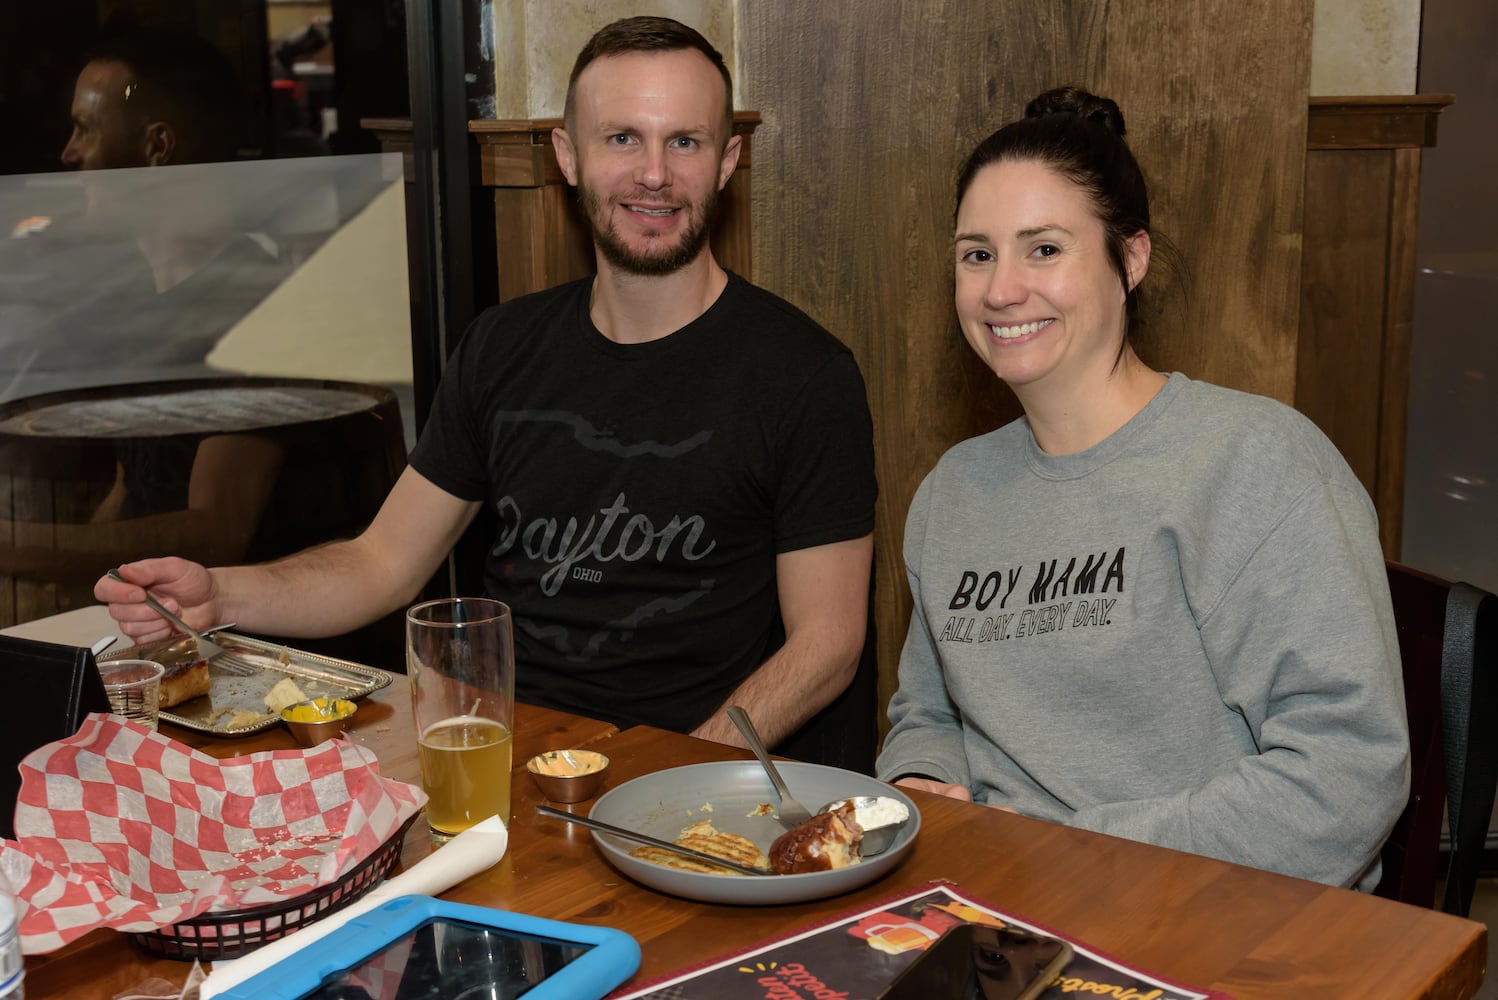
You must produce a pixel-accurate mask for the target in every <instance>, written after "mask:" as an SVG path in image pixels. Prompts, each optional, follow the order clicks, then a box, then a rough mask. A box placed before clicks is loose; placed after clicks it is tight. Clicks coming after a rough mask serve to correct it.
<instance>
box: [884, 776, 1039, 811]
mask: <svg viewBox="0 0 1498 1000" xmlns="http://www.w3.org/2000/svg"><path fill="white" fill-rule="evenodd" d="M895 784H896V785H900V786H902V787H904V788H914V789H916V790H917V791H921V792H931V793H932V794H933V795H945V796H946V797H947V798H949V799H961V800H962V801H963V802H971V801H973V793H972V792H970V791H968V790H967V786H966V785H951V784H948V783H947V782H945V781H932V780H931V779H930V778H901V779H900V780H899V781H897V782H895ZM1010 812H1013V810H1012V809H1011V810H1010Z"/></svg>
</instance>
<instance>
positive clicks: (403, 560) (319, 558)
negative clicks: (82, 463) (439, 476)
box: [94, 468, 479, 642]
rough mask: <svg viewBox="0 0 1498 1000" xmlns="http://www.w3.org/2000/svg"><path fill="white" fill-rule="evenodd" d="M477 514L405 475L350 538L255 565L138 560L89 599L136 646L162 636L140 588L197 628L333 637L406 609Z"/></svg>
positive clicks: (416, 476) (474, 507)
mask: <svg viewBox="0 0 1498 1000" xmlns="http://www.w3.org/2000/svg"><path fill="white" fill-rule="evenodd" d="M478 506H479V505H478V502H477V501H469V500H462V499H460V498H458V497H455V496H453V495H452V494H450V493H448V492H446V491H445V490H443V489H441V488H440V487H438V486H436V485H434V484H433V483H431V482H430V481H429V480H427V479H426V478H424V477H423V476H422V475H421V474H420V473H418V472H416V471H415V470H413V469H410V468H407V469H406V471H405V472H403V473H402V474H401V477H400V479H399V480H398V481H397V482H396V484H395V487H394V488H393V489H392V490H391V491H390V495H389V496H388V497H386V498H385V503H384V505H383V506H381V507H380V512H379V513H378V514H377V515H376V516H375V519H374V521H373V522H372V523H371V524H370V526H369V527H368V528H366V529H365V531H364V533H363V534H361V535H360V536H359V537H357V538H354V539H351V540H349V541H344V542H335V543H333V544H331V545H324V546H319V547H317V548H312V549H308V550H306V551H305V552H300V553H298V554H296V555H294V556H289V557H287V558H286V559H282V560H280V561H278V562H274V563H269V564H267V565H263V566H234V567H226V568H220V569H212V570H204V569H203V567H201V566H198V565H197V564H195V563H189V562H186V561H185V560H181V559H147V560H143V561H141V562H135V563H130V564H128V565H126V566H123V567H121V572H122V573H123V575H124V576H125V577H126V578H127V579H128V580H130V583H129V584H122V583H118V582H116V581H113V580H111V579H109V578H108V577H104V578H103V579H101V580H100V581H99V582H98V583H97V584H95V586H94V596H95V597H97V598H98V599H99V600H100V601H104V602H107V603H108V604H109V606H110V607H109V612H110V614H111V615H113V616H114V617H115V619H116V620H117V621H119V622H120V630H121V631H122V632H124V633H125V634H126V635H129V636H131V637H132V638H134V639H135V640H137V641H138V642H149V641H152V640H154V639H156V638H164V637H165V636H167V635H169V634H170V633H171V629H170V628H169V627H168V626H166V624H165V623H164V622H162V621H161V619H160V618H159V617H158V616H157V615H156V613H155V612H154V611H152V610H151V609H150V608H148V607H146V605H145V604H144V603H142V601H143V594H142V589H143V588H149V589H150V590H151V592H152V593H153V594H155V595H156V596H157V597H158V598H161V599H163V602H164V603H165V604H166V605H167V606H168V607H169V608H172V609H173V610H178V611H179V612H180V613H181V614H182V615H183V617H184V618H185V619H186V620H187V621H188V623H189V624H192V625H195V626H197V627H199V628H203V627H206V626H208V625H211V624H216V623H218V622H225V621H232V622H237V623H238V624H239V625H240V626H241V627H243V628H245V629H248V630H250V631H255V632H269V633H272V634H276V635H284V636H302V637H309V636H324V635H338V634H341V633H344V632H348V631H350V630H351V629H355V628H358V627H360V626H362V625H366V624H368V623H369V622H371V621H373V620H374V619H376V618H378V617H380V616H381V615H383V614H385V613H387V612H389V611H393V610H395V609H396V608H398V607H401V606H402V605H403V604H405V603H407V602H409V601H410V600H411V599H412V598H413V597H414V596H415V595H416V593H417V591H418V590H419V589H420V588H421V586H422V584H424V583H425V582H426V581H427V580H428V579H430V577H431V575H432V573H433V572H435V571H436V569H437V566H438V565H439V564H440V563H441V562H442V560H443V559H444V558H445V557H446V556H447V553H448V552H449V551H450V550H451V549H452V547H453V544H454V543H455V542H456V541H457V540H458V538H459V536H461V535H462V533H463V530H464V529H465V528H466V527H467V526H468V524H469V522H470V521H472V520H473V516H474V514H475V513H476V512H477V511H478Z"/></svg>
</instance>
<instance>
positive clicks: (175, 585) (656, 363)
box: [95, 18, 875, 745]
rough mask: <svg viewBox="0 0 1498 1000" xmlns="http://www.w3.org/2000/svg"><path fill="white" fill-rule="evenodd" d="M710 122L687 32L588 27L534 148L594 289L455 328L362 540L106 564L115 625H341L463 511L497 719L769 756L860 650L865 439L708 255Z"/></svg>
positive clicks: (363, 615) (663, 27) (754, 295)
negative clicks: (512, 694) (583, 236)
mask: <svg viewBox="0 0 1498 1000" xmlns="http://www.w3.org/2000/svg"><path fill="white" fill-rule="evenodd" d="M732 106H733V105H732V91H731V82H730V80H729V76H728V72H727V69H726V68H725V67H724V65H723V60H722V57H721V56H720V55H719V54H718V53H717V51H716V50H714V49H713V48H712V46H711V45H709V44H708V43H707V41H706V40H705V39H703V38H702V36H701V35H699V34H698V33H697V32H695V31H693V30H692V29H690V28H687V27H685V26H684V25H681V24H678V23H677V22H675V21H671V20H668V19H664V18H630V19H627V20H624V21H619V22H616V23H614V24H611V25H609V26H608V27H606V28H604V29H603V30H602V31H600V32H599V33H598V34H597V35H595V36H594V37H593V39H592V40H590V41H589V42H588V44H587V45H586V46H585V47H584V49H583V51H582V53H581V54H580V55H579V56H578V60H577V64H576V66H575V67H574V69H573V73H572V79H571V83H570V86H569V89H568V97H567V114H566V124H565V128H561V129H557V130H556V131H555V133H554V134H553V142H554V145H555V148H556V154H557V160H558V163H559V165H560V166H561V169H562V171H563V172H564V174H565V175H566V177H567V179H568V181H569V182H570V183H572V184H574V185H576V186H577V188H578V197H579V201H580V202H581V204H582V206H583V208H584V212H585V215H586V216H587V219H588V221H589V224H590V226H591V228H592V230H593V233H594V238H595V243H596V248H597V263H598V275H597V277H596V278H592V279H585V280H583V281H579V282H574V283H572V284H569V285H563V286H561V287H559V288H555V289H551V290H549V291H545V292H541V293H538V294H536V295H531V296H526V297H524V298H520V299H517V300H513V301H511V302H507V303H504V304H502V305H500V306H498V307H496V308H494V309H491V310H489V311H488V312H486V313H485V314H484V315H482V316H481V317H479V319H478V320H477V321H476V322H475V324H474V326H473V328H472V329H471V330H470V332H469V334H468V336H467V337H466V338H465V341H464V343H463V345H462V346H461V347H460V349H459V351H458V352H457V354H456V355H455V356H454V357H453V359H452V361H451V362H450V363H449V366H448V369H447V373H446V375H445V376H444V379H443V382H442V386H441V388H440V389H439V392H438V396H437V399H436V401H435V403H434V405H433V409H432V414H431V418H430V420H429V422H428V424H427V426H426V428H425V429H424V431H423V435H422V439H421V441H420V442H419V443H418V444H417V447H416V449H415V451H413V452H412V455H411V466H410V468H408V469H407V470H406V472H405V473H404V474H403V475H402V477H401V479H400V481H399V482H397V484H396V485H395V487H394V489H393V490H392V491H391V494H390V496H389V498H388V499H387V500H386V502H385V505H384V507H383V509H382V510H381V512H380V514H379V516H378V517H377V518H376V519H375V521H374V522H373V523H372V524H371V525H370V527H369V529H368V530H367V531H365V532H364V533H363V534H362V535H361V536H360V537H358V538H357V539H354V540H352V541H349V542H344V543H339V544H336V545H332V546H327V547H324V548H321V549H318V550H315V551H311V552H308V553H303V554H302V555H300V556H295V557H292V558H291V559H288V560H285V561H283V562H280V563H275V564H272V565H269V566H262V567H239V568H229V569H215V570H212V571H208V570H204V569H203V568H202V567H199V566H195V565H191V564H187V563H185V562H183V561H181V560H174V559H166V560H147V561H144V562H140V563H134V564H131V565H128V566H125V567H123V572H124V574H125V576H126V577H127V578H128V579H129V580H131V581H132V583H133V584H135V585H136V586H131V585H124V584H119V583H115V582H113V581H110V580H109V579H107V578H105V579H101V580H100V581H99V583H98V584H97V586H96V588H95V593H96V595H97V596H98V597H99V599H100V600H103V601H108V602H111V611H112V613H113V614H114V615H115V617H116V618H117V619H119V621H120V622H121V627H122V629H123V630H124V631H125V632H126V633H127V634H130V635H132V636H135V637H137V638H140V639H151V638H155V637H159V636H164V635H165V634H167V632H168V629H167V628H165V627H164V625H163V623H162V622H161V621H160V619H159V618H157V617H156V616H155V615H154V614H153V613H152V612H151V611H150V610H149V609H147V608H146V607H145V606H144V605H143V604H141V603H140V602H141V600H142V597H143V594H142V589H141V588H142V587H149V588H150V589H151V590H152V591H153V592H155V593H156V594H157V595H158V596H160V597H162V598H164V599H166V600H167V601H168V603H170V604H175V605H177V606H179V607H180V608H181V609H182V610H183V611H184V613H185V614H186V616H187V618H188V619H189V621H191V622H193V623H195V624H201V625H206V624H208V623H210V622H217V621H237V622H238V623H239V624H240V625H241V626H244V627H246V628H250V629H253V630H257V631H266V632H274V633H279V634H282V635H287V636H309V635H327V634H336V633H340V632H344V631H347V630H349V629H352V628H355V627H358V626H360V625H362V624H364V623H365V622H367V621H369V620H371V619H373V618H375V617H377V616H378V615H380V614H383V613H385V612H388V611H390V610H392V609H395V608H398V607H400V606H402V605H403V604H406V603H407V602H409V601H410V600H411V599H412V597H413V596H414V595H415V594H416V592H417V589H418V588H419V587H420V586H421V585H422V583H424V582H425V581H426V580H427V579H428V578H429V577H430V575H431V574H432V572H433V571H434V570H435V569H436V567H437V565H438V564H439V563H440V562H441V560H442V558H443V557H444V556H445V555H446V553H447V552H448V550H449V549H450V548H451V547H452V545H453V543H454V542H455V541H456V540H457V539H458V538H459V536H460V535H461V534H462V532H463V530H464V528H465V527H466V526H467V525H468V523H469V522H470V521H471V520H472V518H473V517H474V515H475V513H476V512H477V510H478V509H479V507H480V505H481V504H482V505H485V506H487V507H488V508H489V509H490V510H491V511H492V512H493V514H494V515H495V517H496V519H497V522H498V528H497V531H496V534H495V538H494V540H493V543H492V545H491V548H490V550H489V552H488V556H487V560H486V564H485V582H486V589H487V590H488V592H489V593H490V594H491V595H492V596H495V597H498V598H500V599H503V600H505V601H507V602H508V603H510V604H511V606H512V608H513V609H514V612H515V622H516V646H517V660H518V662H519V663H520V671H519V678H518V681H517V693H518V696H519V698H520V699H521V700H523V701H531V702H536V703H540V704H545V705H552V706H555V707H559V708H563V709H567V710H572V711H576V712H581V713H585V714H590V715H594V716H599V717H602V718H606V719H612V720H615V721H617V722H620V723H625V724H629V723H649V724H653V725H659V726H665V727H669V728H674V729H677V730H681V731H687V732H691V733H693V734H694V735H697V736H700V737H703V738H706V739H712V740H717V741H719V742H723V743H732V744H736V745H743V742H742V739H741V737H740V736H739V734H738V733H737V731H736V730H735V728H734V727H733V726H732V724H731V723H730V722H729V721H728V720H727V718H726V715H725V714H724V710H725V708H726V707H727V706H728V705H731V704H739V705H743V706H744V707H745V708H747V709H748V711H749V713H750V715H751V716H752V717H753V718H754V720H755V723H756V724H757V726H758V727H759V729H760V732H761V734H762V735H763V736H764V737H765V739H766V740H767V742H770V743H776V742H779V741H780V740H782V739H783V738H784V737H786V736H787V735H788V734H790V733H792V732H794V731H795V730H796V729H797V728H798V727H799V726H800V725H801V724H802V723H804V722H805V721H806V720H807V719H809V718H811V716H812V715H814V714H815V713H816V712H817V711H818V710H819V709H821V708H822V707H823V706H825V705H827V704H828V703H829V702H830V701H832V699H833V698H834V697H836V695H837V694H838V693H839V692H841V691H842V690H843V689H844V688H845V687H846V686H847V685H848V683H849V681H850V680H851V678H852V677H853V675H854V672H855V669H856V666H857V662H858V658H859V653H860V650H861V648H862V644H863V640H864V634H865V625H866V615H867V601H868V583H869V570H870V561H871V554H872V541H871V536H870V531H871V529H872V526H873V502H874V493H875V487H874V480H873V448H872V430H871V421H870V418H869V414H868V407H867V403H866V401H865V399H864V392H863V383H862V379H861V378H860V376H859V374H858V370H857V366H856V364H855V363H854V361H853V358H852V356H851V354H850V353H849V352H848V351H847V349H846V348H844V347H843V346H842V345H841V344H839V343H838V342H837V341H836V340H834V339H833V338H832V337H831V336H829V335H828V334H827V333H826V332H825V331H823V330H821V329H820V328H819V327H817V326H816V325H815V324H814V323H813V322H812V321H811V320H809V319H808V318H807V317H805V316H804V315H803V314H801V313H800V312H798V311H797V310H796V309H794V308H793V307H792V306H790V305H788V304H786V303H785V302H783V301H781V300H779V299H777V298H775V297H774V296H772V295H770V294H768V293H766V292H764V291H761V290H759V289H756V288H754V287H753V286H751V285H749V284H748V283H747V282H744V281H743V280H742V279H740V278H738V277H736V276H733V275H730V274H728V273H727V272H725V271H724V270H723V268H721V267H720V266H719V265H718V263H717V261H716V260H715V259H714V258H713V255H712V251H711V249H710V248H709V247H708V244H707V237H708V233H709V230H710V226H711V221H712V216H713V210H714V205H715V202H716V200H717V197H718V194H719V192H720V191H721V190H722V189H723V186H724V185H725V184H726V183H727V182H728V179H729V177H730V176H731V175H732V173H733V170H734V166H735V165H736V163H737V161H738V155H739V146H740V140H739V139H738V138H737V137H735V136H733V135H732V129H731V109H732ZM310 502H315V499H314V500H311V501H310Z"/></svg>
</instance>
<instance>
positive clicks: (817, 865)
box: [770, 802, 863, 875]
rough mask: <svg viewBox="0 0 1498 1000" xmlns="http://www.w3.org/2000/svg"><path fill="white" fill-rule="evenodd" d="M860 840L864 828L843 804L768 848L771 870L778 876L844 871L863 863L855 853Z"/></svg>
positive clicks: (788, 832)
mask: <svg viewBox="0 0 1498 1000" xmlns="http://www.w3.org/2000/svg"><path fill="white" fill-rule="evenodd" d="M862 839H863V827H861V826H859V825H858V821H857V820H856V819H854V818H853V804H852V803H851V802H844V803H843V804H842V805H840V806H838V807H837V808H836V809H834V810H832V811H831V812H824V813H818V814H817V815H815V816H813V817H812V818H811V819H809V820H807V821H806V822H805V823H802V824H801V825H800V826H798V827H796V828H795V829H794V830H787V831H786V832H785V833H782V834H781V835H780V836H779V837H778V838H776V840H775V843H773V844H771V845H770V867H771V868H773V869H775V874H777V875H799V874H801V873H803V872H825V871H830V870H832V869H834V868H847V867H848V866H849V865H856V864H858V863H859V862H860V861H862V860H863V858H862V856H861V855H860V854H859V853H858V842H859V841H860V840H862Z"/></svg>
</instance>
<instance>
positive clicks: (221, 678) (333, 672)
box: [100, 632, 392, 736]
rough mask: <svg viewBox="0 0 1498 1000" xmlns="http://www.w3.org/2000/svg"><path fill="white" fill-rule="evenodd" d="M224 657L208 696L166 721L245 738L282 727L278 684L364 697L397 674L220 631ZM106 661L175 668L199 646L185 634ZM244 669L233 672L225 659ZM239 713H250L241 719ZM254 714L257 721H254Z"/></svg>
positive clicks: (211, 669) (213, 668)
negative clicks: (275, 700)
mask: <svg viewBox="0 0 1498 1000" xmlns="http://www.w3.org/2000/svg"><path fill="white" fill-rule="evenodd" d="M213 641H214V642H216V643H218V644H219V645H221V646H223V647H224V655H223V656H221V657H215V658H214V659H212V660H210V661H208V693H207V694H206V695H202V696H200V697H197V698H192V699H189V700H188V701H184V702H182V703H181V704H180V705H173V706H172V707H171V708H164V709H162V710H161V718H162V720H163V721H166V722H170V723H173V724H175V725H178V726H182V727H183V728H186V729H195V730H197V731H198V732H200V733H212V734H213V735H214V736H244V735H246V734H248V733H258V732H259V731H260V730H262V729H269V728H270V727H272V726H279V725H280V724H281V717H280V716H279V715H272V714H270V713H269V712H268V711H267V709H266V707H265V696H266V694H267V693H269V691H270V689H271V688H272V687H274V686H275V685H276V682H277V681H279V680H281V679H282V678H283V677H290V678H291V679H292V680H293V681H295V682H296V685H297V687H299V688H301V689H302V693H303V694H305V695H306V696H307V697H308V698H323V697H329V698H347V699H350V700H352V699H355V698H362V697H364V696H365V695H367V694H369V693H371V692H373V691H378V690H379V689H380V688H382V687H385V686H387V685H388V684H389V683H390V681H391V679H392V678H391V675H390V674H389V673H388V672H387V671H384V670H381V669H380V668H379V667H367V666H365V665H364V664H362V663H351V662H349V661H348V660H336V659H333V658H332V657H329V656H318V655H317V654H316V653H309V652H306V651H305V650H301V649H293V648H291V647H289V646H285V645H282V644H281V643H278V642H265V641H263V640H261V639H254V638H251V637H250V636H247V635H238V634H236V633H234V632H215V633H214V634H213ZM100 659H101V660H155V661H156V662H158V663H161V664H165V665H167V666H170V665H172V664H174V663H178V662H186V663H191V662H192V661H193V660H195V659H197V646H196V645H195V644H194V643H193V641H192V640H191V639H189V638H186V637H184V636H176V637H175V638H172V639H167V640H163V641H162V642H155V643H150V644H148V645H145V646H133V647H131V648H130V649H121V650H117V651H110V652H109V653H106V654H105V655H104V656H101V657H100ZM224 660H228V661H231V662H232V663H234V664H237V665H238V666H239V667H240V668H242V669H243V670H244V672H243V673H230V672H229V671H227V670H225V669H223V663H222V662H221V661H224ZM236 712H243V713H248V714H245V715H239V716H236V715H235V713H236ZM252 716H253V717H252Z"/></svg>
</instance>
